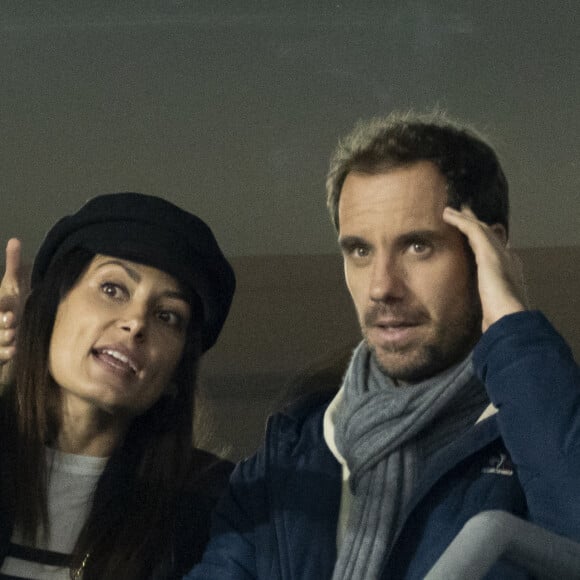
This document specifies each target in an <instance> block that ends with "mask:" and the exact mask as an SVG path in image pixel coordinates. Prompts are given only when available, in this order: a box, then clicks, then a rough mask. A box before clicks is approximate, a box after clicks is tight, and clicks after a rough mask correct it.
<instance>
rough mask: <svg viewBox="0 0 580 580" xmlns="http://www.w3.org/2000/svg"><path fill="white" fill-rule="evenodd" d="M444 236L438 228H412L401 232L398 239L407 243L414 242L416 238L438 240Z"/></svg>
mask: <svg viewBox="0 0 580 580" xmlns="http://www.w3.org/2000/svg"><path fill="white" fill-rule="evenodd" d="M443 237H444V236H443V234H442V233H441V232H440V231H438V230H412V231H410V232H405V233H404V234H401V235H400V236H399V238H398V239H399V241H400V242H403V243H405V242H414V241H416V240H428V241H437V240H440V239H442V238H443Z"/></svg>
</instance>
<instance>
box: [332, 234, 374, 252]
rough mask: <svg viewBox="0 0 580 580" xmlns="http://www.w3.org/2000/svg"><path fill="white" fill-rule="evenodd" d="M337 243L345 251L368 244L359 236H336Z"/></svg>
mask: <svg viewBox="0 0 580 580" xmlns="http://www.w3.org/2000/svg"><path fill="white" fill-rule="evenodd" d="M338 245H339V246H340V248H341V249H342V250H343V251H345V250H351V249H352V248H355V247H357V246H368V245H369V243H368V242H367V241H366V240H365V239H364V238H361V237H360V236H341V237H340V238H338Z"/></svg>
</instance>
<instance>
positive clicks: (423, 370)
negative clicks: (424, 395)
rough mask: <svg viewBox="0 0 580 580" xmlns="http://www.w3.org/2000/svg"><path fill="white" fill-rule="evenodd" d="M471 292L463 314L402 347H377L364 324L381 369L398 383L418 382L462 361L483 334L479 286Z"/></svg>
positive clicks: (436, 326)
mask: <svg viewBox="0 0 580 580" xmlns="http://www.w3.org/2000/svg"><path fill="white" fill-rule="evenodd" d="M475 286H476V284H475ZM469 294H470V299H469V300H468V303H467V304H465V305H464V306H463V308H462V309H461V313H460V315H458V316H456V317H454V319H453V320H449V321H447V322H443V323H439V324H437V325H435V326H434V327H433V332H432V333H431V336H430V337H429V338H427V339H425V340H424V341H423V342H420V343H412V344H409V345H405V346H403V347H401V348H398V347H396V346H394V347H392V348H388V347H377V346H376V345H374V344H372V343H371V342H370V340H369V339H368V336H367V333H366V332H365V326H364V325H363V336H364V338H365V341H366V343H367V345H368V347H369V350H370V351H371V354H372V356H373V358H374V360H375V362H376V364H377V366H378V367H379V368H380V369H381V371H382V372H383V373H384V374H385V375H387V376H389V377H390V378H391V379H393V380H395V381H397V382H399V383H403V384H415V383H418V382H420V381H423V380H426V379H428V378H430V377H433V376H435V375H437V374H439V373H441V372H443V371H444V370H445V369H447V368H449V367H451V366H453V365H454V364H457V363H459V362H460V361H462V360H463V359H464V358H465V357H466V356H467V355H468V354H469V352H470V351H471V350H472V349H473V347H474V346H475V344H476V343H477V341H478V340H479V338H480V336H481V320H482V312H481V302H480V300H479V295H478V293H477V288H476V287H475V288H471V289H470V293H469Z"/></svg>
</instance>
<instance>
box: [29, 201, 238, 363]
mask: <svg viewBox="0 0 580 580" xmlns="http://www.w3.org/2000/svg"><path fill="white" fill-rule="evenodd" d="M77 247H81V248H85V249H87V250H89V251H91V252H94V253H95V254H105V255H109V256H114V257H116V258H121V259H125V260H131V261H134V262H139V263H142V264H145V265H147V266H153V267H154V268H157V269H159V270H163V271H164V272H167V273H168V274H170V275H171V276H173V277H174V278H175V279H176V280H178V281H179V282H180V283H182V284H183V285H184V286H185V287H187V288H189V289H190V290H192V291H193V292H194V293H195V294H196V295H197V296H199V298H200V300H201V304H202V307H203V318H204V320H203V326H202V346H203V350H204V351H206V350H208V349H209V348H211V347H212V346H213V345H214V343H215V341H216V340H217V337H218V335H219V333H220V331H221V329H222V326H223V325H224V322H225V320H226V317H227V315H228V312H229V309H230V305H231V302H232V298H233V294H234V290H235V286H236V280H235V276H234V271H233V269H232V267H231V266H230V264H229V262H228V261H227V260H226V258H225V257H224V255H223V253H222V251H221V250H220V248H219V246H218V244H217V241H216V239H215V237H214V235H213V233H212V231H211V230H210V228H209V227H208V226H207V224H206V223H205V222H203V221H202V220H201V219H200V218H198V217H197V216H195V215H193V214H191V213H189V212H187V211H184V210H183V209H181V208H180V207H177V206H176V205H174V204H172V203H170V202H169V201H167V200H165V199H162V198H160V197H155V196H152V195H144V194H141V193H110V194H106V195H100V196H98V197H95V198H93V199H91V200H90V201H88V202H87V203H86V204H85V205H84V206H83V207H81V208H80V209H79V210H78V211H77V212H76V213H74V214H72V215H69V216H65V217H64V218H62V219H61V220H59V221H58V222H57V223H56V225H55V226H54V227H53V228H52V229H51V230H49V232H48V234H47V235H46V237H45V239H44V241H43V243H42V245H41V246H40V249H39V250H38V253H37V254H36V258H35V260H34V265H33V268H32V275H31V285H32V289H34V288H36V287H37V286H38V285H39V284H40V282H42V280H43V278H44V276H45V274H46V272H47V270H48V268H49V267H50V265H51V264H52V263H54V261H55V260H56V259H57V258H59V257H61V256H63V255H65V254H66V253H67V252H69V251H70V250H72V249H73V248H77Z"/></svg>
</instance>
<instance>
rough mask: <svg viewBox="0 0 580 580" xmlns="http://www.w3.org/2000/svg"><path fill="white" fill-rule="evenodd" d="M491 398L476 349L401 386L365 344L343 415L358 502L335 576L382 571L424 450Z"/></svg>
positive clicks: (341, 445)
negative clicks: (478, 372) (476, 371)
mask: <svg viewBox="0 0 580 580" xmlns="http://www.w3.org/2000/svg"><path fill="white" fill-rule="evenodd" d="M486 402H487V396H486V394H485V389H484V388H483V386H482V385H481V383H479V381H478V380H477V379H476V378H475V377H474V375H473V368H472V364H471V357H468V358H467V359H466V360H464V361H463V362H461V363H460V364H458V365H457V366H454V367H452V368H451V369H448V370H447V371H445V372H444V373H442V374H440V375H437V376H436V377H433V378H431V379H429V380H426V381H424V382H422V383H420V384H415V385H412V386H403V387H397V386H396V385H395V384H394V382H393V381H392V380H391V379H390V378H389V377H387V376H385V374H384V373H383V372H382V371H381V370H380V369H379V368H378V366H377V364H376V363H375V361H374V357H373V356H372V355H371V354H370V352H369V350H368V347H367V346H366V343H365V342H364V341H363V342H362V343H361V344H360V345H359V346H358V347H357V349H356V350H355V352H354V354H353V358H352V360H351V363H350V365H349V368H348V369H347V371H346V374H345V378H344V381H343V398H342V401H341V404H340V405H339V407H338V409H337V412H336V415H335V442H336V445H337V447H338V449H339V451H340V453H341V454H342V456H343V457H344V458H345V460H346V462H347V465H348V467H349V469H350V473H351V475H350V481H349V483H350V488H351V492H352V494H353V502H352V504H351V510H350V513H349V516H348V524H347V529H346V533H345V536H344V541H343V543H342V545H341V546H340V549H339V553H338V557H337V562H336V566H335V569H334V574H333V580H352V579H356V580H363V579H365V580H375V579H377V578H379V575H380V572H381V566H382V563H383V560H384V559H385V557H386V556H387V554H388V553H389V551H390V549H391V547H392V543H393V540H394V537H395V534H396V532H397V528H398V527H399V525H400V524H401V518H402V514H403V512H404V508H405V506H406V505H407V504H408V502H409V499H410V497H411V494H412V492H413V487H414V484H415V482H416V480H417V472H418V470H419V469H420V462H421V461H422V458H425V456H426V455H431V454H432V453H433V452H435V451H437V449H439V448H441V447H442V446H444V445H445V444H446V443H447V442H449V441H450V440H452V439H453V438H455V437H456V436H457V434H458V433H459V432H461V431H462V430H464V429H466V428H467V427H468V426H469V425H470V424H473V423H474V422H475V420H476V418H477V416H478V415H479V413H480V412H481V411H482V409H483V408H484V407H485V405H486ZM426 427H429V428H428V429H426Z"/></svg>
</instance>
